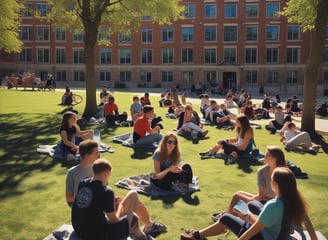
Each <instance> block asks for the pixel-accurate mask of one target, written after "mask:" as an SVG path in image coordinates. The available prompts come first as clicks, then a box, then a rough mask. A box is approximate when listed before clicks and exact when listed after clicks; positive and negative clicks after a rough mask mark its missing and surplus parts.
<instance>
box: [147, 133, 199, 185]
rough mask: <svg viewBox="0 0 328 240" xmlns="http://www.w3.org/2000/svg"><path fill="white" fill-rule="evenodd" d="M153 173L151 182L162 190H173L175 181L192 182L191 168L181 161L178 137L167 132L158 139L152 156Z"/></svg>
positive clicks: (181, 182)
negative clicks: (157, 144)
mask: <svg viewBox="0 0 328 240" xmlns="http://www.w3.org/2000/svg"><path fill="white" fill-rule="evenodd" d="M152 158H153V160H154V175H153V177H152V183H153V184H155V185H156V186H158V187H160V188H161V189H164V190H173V189H172V185H173V184H175V183H179V184H185V185H186V186H187V185H188V184H189V183H191V182H192V177H193V174H192V169H191V166H190V165H189V164H184V163H182V160H181V152H180V149H179V144H178V137H177V135H176V134H175V133H173V132H168V133H166V134H165V135H164V137H163V139H162V140H161V141H160V143H159V146H158V148H157V149H156V150H155V152H154V154H153V156H152Z"/></svg>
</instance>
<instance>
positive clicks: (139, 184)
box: [115, 173, 200, 197]
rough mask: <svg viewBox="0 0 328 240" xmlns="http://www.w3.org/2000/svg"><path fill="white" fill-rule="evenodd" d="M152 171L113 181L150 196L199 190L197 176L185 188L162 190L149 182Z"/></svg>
mask: <svg viewBox="0 0 328 240" xmlns="http://www.w3.org/2000/svg"><path fill="white" fill-rule="evenodd" d="M151 176H152V173H148V174H140V175H135V176H131V177H126V178H123V179H121V180H119V181H118V182H116V183H115V185H116V186H117V187H120V188H125V189H128V190H136V191H137V192H138V193H142V194H144V195H146V196H151V197H164V196H168V195H173V194H181V195H183V194H191V193H193V192H197V191H200V188H199V185H198V177H196V176H194V177H193V181H192V183H191V184H189V187H188V189H186V188H175V190H172V191H167V190H163V189H161V188H159V187H157V186H155V185H154V184H152V183H151V180H150V178H151Z"/></svg>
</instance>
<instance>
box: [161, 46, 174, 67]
mask: <svg viewBox="0 0 328 240" xmlns="http://www.w3.org/2000/svg"><path fill="white" fill-rule="evenodd" d="M162 63H163V64H173V48H163V49H162Z"/></svg>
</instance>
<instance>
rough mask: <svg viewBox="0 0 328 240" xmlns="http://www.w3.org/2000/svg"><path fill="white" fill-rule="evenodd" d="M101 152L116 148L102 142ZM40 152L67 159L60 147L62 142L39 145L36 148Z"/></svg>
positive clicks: (111, 151) (111, 150) (112, 150)
mask: <svg viewBox="0 0 328 240" xmlns="http://www.w3.org/2000/svg"><path fill="white" fill-rule="evenodd" d="M98 150H99V152H109V153H113V152H114V151H115V150H114V149H113V148H112V147H111V146H110V145H108V144H106V143H103V142H101V143H100V144H99V147H98ZM36 151H37V152H38V153H43V154H48V155H49V156H50V157H52V158H54V159H65V160H66V155H65V154H64V152H63V151H62V149H61V147H60V143H57V144H55V145H39V146H38V148H37V149H36Z"/></svg>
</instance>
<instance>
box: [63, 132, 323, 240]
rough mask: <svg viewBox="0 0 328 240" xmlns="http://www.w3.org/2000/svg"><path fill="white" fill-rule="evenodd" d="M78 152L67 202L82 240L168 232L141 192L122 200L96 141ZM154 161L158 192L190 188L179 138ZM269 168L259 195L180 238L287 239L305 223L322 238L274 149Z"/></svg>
mask: <svg viewBox="0 0 328 240" xmlns="http://www.w3.org/2000/svg"><path fill="white" fill-rule="evenodd" d="M78 148H79V152H80V154H81V158H82V160H81V162H80V164H79V165H77V166H74V167H72V168H70V169H69V170H68V173H67V177H66V195H65V197H66V201H67V203H68V205H69V206H70V207H71V217H72V225H73V228H74V230H75V232H76V234H77V235H78V236H79V237H81V238H83V239H87V240H88V239H100V240H105V239H113V240H120V239H123V238H127V237H128V236H129V234H130V233H133V235H134V237H135V238H134V239H137V240H139V239H143V240H144V239H145V240H147V239H150V240H151V239H154V238H153V237H152V235H154V234H160V233H163V232H166V231H167V226H166V225H164V224H162V223H160V222H157V221H154V220H153V219H152V218H151V217H150V213H149V210H148V209H147V208H146V206H145V205H144V204H143V203H142V202H141V201H140V199H139V197H138V194H137V192H136V191H135V190H131V191H129V192H128V193H127V194H126V195H125V196H123V197H120V196H116V195H115V193H114V190H113V189H112V188H111V187H110V186H108V185H107V184H108V180H109V177H110V175H111V172H112V171H113V166H112V165H111V163H110V162H109V161H108V160H106V159H103V158H100V156H99V152H98V143H97V142H96V141H94V140H85V141H82V142H81V143H80V145H79V146H78ZM152 159H153V163H154V165H153V173H154V174H153V176H152V179H151V181H152V183H153V184H154V185H156V186H157V187H160V188H162V189H165V190H169V191H170V190H174V185H175V184H176V183H177V182H179V183H182V184H185V185H186V186H188V184H189V183H190V182H191V181H192V177H193V170H192V167H191V165H190V164H188V163H185V162H183V160H182V154H181V151H180V147H179V139H178V137H177V135H176V134H175V133H173V132H168V133H166V134H165V135H164V137H163V138H162V139H161V141H160V143H159V145H158V147H157V148H156V150H155V151H154V153H153V156H152ZM264 164H265V165H264V166H262V167H260V168H259V169H258V174H257V185H258V193H257V194H252V193H248V192H245V191H238V192H236V193H235V194H234V195H233V197H232V199H231V201H230V203H229V205H228V208H227V209H226V210H223V211H222V212H214V213H213V214H212V216H211V218H212V220H213V221H214V223H213V224H211V225H209V226H207V227H205V228H203V229H201V230H185V231H184V232H182V233H181V234H180V238H181V239H191V240H198V239H205V238H206V237H210V236H216V235H219V234H222V233H224V232H225V231H226V230H231V231H232V232H233V233H234V234H235V235H236V236H238V237H239V239H259V240H264V239H287V238H288V236H289V234H290V233H291V231H292V230H293V229H294V228H295V227H302V226H303V224H304V226H305V228H306V229H307V230H308V232H309V235H310V237H311V239H317V236H316V233H315V231H314V228H313V226H312V223H311V221H310V219H309V217H308V214H307V208H306V202H305V200H304V198H303V197H302V196H301V194H300V192H299V191H298V190H297V183H296V180H295V176H294V174H293V173H292V172H291V171H290V170H289V169H288V167H286V160H285V156H284V153H283V151H282V150H281V149H280V148H279V147H276V146H268V147H267V152H266V154H265V159H264ZM240 200H242V201H244V202H245V203H246V204H247V205H248V209H249V211H248V212H240V210H237V209H236V208H234V206H235V205H236V204H237V202H238V201H240ZM141 223H142V224H143V225H144V226H143V227H141ZM177 234H178V233H177Z"/></svg>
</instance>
